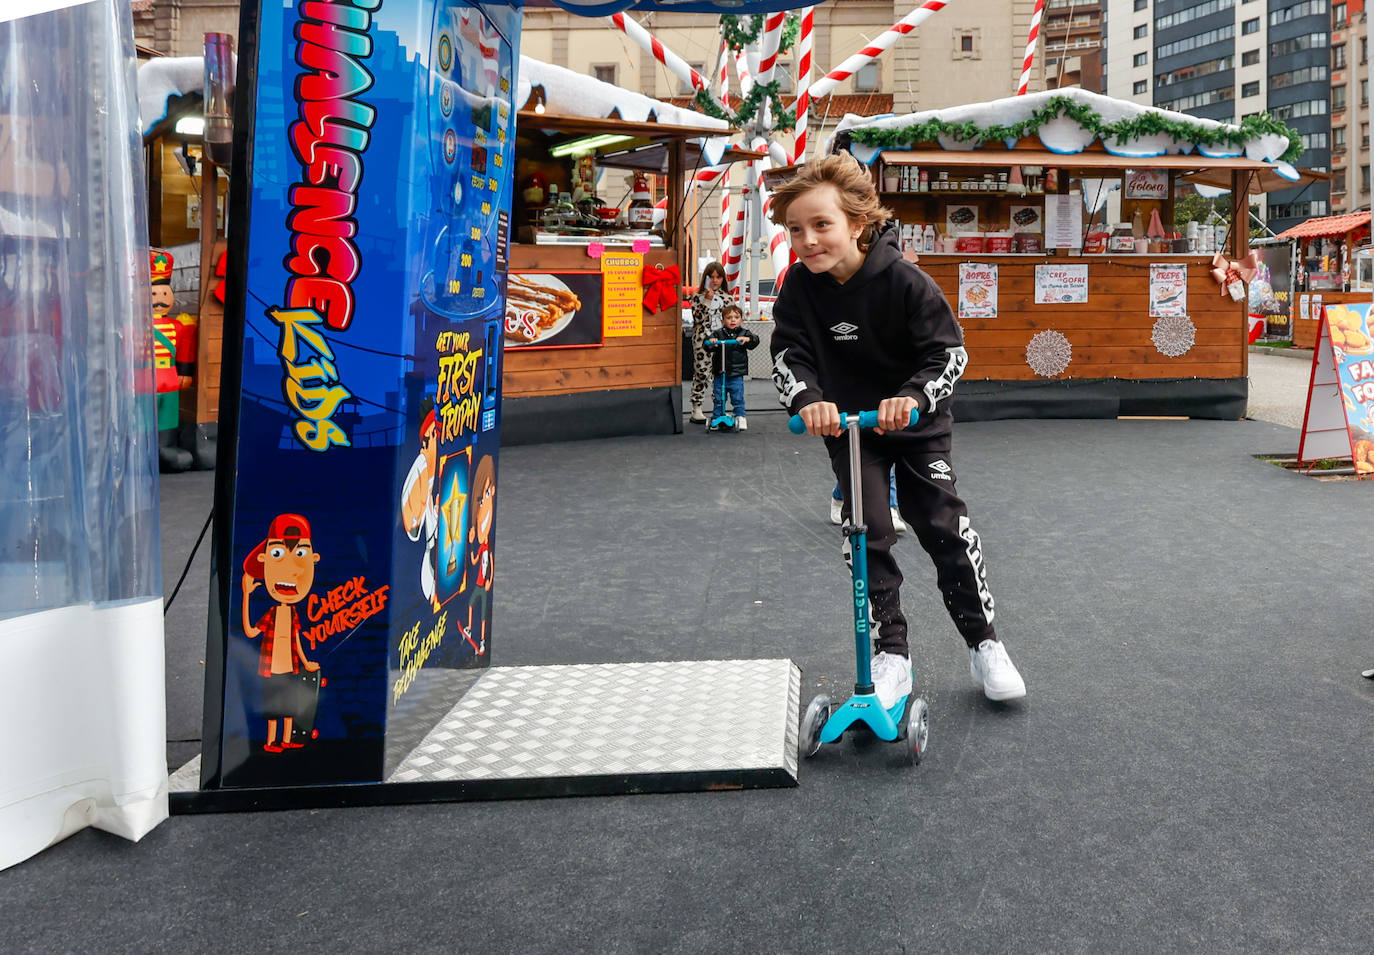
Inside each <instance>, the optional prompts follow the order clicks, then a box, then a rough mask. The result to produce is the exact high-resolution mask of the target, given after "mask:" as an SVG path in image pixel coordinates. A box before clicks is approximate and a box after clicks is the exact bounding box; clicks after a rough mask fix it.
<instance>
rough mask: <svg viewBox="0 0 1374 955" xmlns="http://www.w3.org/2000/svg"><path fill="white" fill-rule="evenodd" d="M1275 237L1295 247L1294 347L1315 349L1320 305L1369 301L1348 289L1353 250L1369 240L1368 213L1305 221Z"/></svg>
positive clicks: (1361, 294)
mask: <svg viewBox="0 0 1374 955" xmlns="http://www.w3.org/2000/svg"><path fill="white" fill-rule="evenodd" d="M1278 238H1280V239H1286V240H1289V241H1292V242H1295V243H1296V244H1297V258H1298V267H1299V275H1298V276H1297V281H1295V282H1294V288H1295V290H1296V291H1295V296H1296V302H1295V307H1294V309H1293V347H1295V348H1314V347H1316V343H1317V329H1318V327H1319V325H1320V324H1321V322H1320V319H1321V309H1322V306H1323V305H1339V304H1344V303H1347V302H1368V301H1369V295H1370V293H1369V292H1368V291H1359V292H1356V291H1351V289H1350V274H1351V264H1352V262H1353V260H1354V254H1355V251H1356V248H1357V246H1358V244H1359V243H1360V241H1361V240H1368V238H1369V213H1368V212H1351V213H1347V214H1345V215H1339V216H1322V217H1320V218H1317V219H1308V220H1307V221H1306V222H1302V223H1299V224H1298V225H1295V226H1293V228H1291V229H1287V230H1285V231H1283V232H1281V233H1279V235H1278Z"/></svg>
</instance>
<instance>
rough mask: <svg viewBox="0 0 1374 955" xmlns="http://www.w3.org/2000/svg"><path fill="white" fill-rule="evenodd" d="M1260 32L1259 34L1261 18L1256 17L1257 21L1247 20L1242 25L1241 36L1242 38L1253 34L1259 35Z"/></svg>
mask: <svg viewBox="0 0 1374 955" xmlns="http://www.w3.org/2000/svg"><path fill="white" fill-rule="evenodd" d="M1258 32H1259V17H1255V19H1253V20H1246V21H1245V22H1244V23H1242V24H1241V25H1240V34H1241V36H1247V35H1249V34H1251V33H1258Z"/></svg>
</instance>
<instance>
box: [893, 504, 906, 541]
mask: <svg viewBox="0 0 1374 955" xmlns="http://www.w3.org/2000/svg"><path fill="white" fill-rule="evenodd" d="M892 529H893V530H894V531H896V532H897V533H898V534H905V533H906V532H907V531H909V530H911V528H909V527H907V526H906V521H904V520H902V515H901V514H899V513H898V512H897V509H896V508H895V507H894V508H893V509H892Z"/></svg>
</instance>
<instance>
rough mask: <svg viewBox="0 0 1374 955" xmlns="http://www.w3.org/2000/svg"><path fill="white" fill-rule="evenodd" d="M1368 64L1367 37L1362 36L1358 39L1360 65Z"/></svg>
mask: <svg viewBox="0 0 1374 955" xmlns="http://www.w3.org/2000/svg"><path fill="white" fill-rule="evenodd" d="M1368 62H1369V37H1367V36H1362V37H1360V65H1361V66H1363V65H1364V64H1366V63H1368Z"/></svg>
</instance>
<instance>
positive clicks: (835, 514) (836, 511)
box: [830, 497, 844, 527]
mask: <svg viewBox="0 0 1374 955" xmlns="http://www.w3.org/2000/svg"><path fill="white" fill-rule="evenodd" d="M842 507H844V501H837V500H835V499H834V498H833V497H832V498H831V499H830V523H832V524H834V525H835V526H836V527H838V526H839V525H840V522H841V521H843V520H844V515H843V514H842V513H841V512H840V509H841V508H842Z"/></svg>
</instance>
